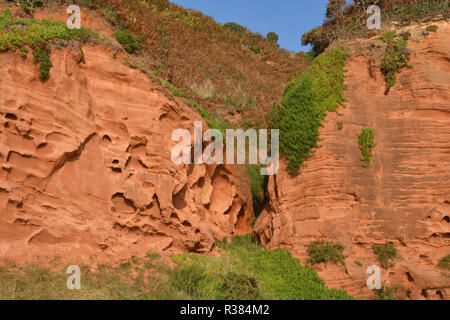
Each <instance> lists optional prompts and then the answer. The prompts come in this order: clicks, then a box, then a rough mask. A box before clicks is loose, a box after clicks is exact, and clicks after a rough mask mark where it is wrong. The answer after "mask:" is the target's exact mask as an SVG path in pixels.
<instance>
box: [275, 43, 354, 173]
mask: <svg viewBox="0 0 450 320" xmlns="http://www.w3.org/2000/svg"><path fill="white" fill-rule="evenodd" d="M346 58H347V53H346V52H345V51H344V49H343V48H342V47H338V48H335V49H332V50H329V51H327V52H325V53H323V54H322V55H320V56H319V57H317V58H316V59H315V60H314V61H313V62H312V64H311V65H310V66H309V67H308V69H307V70H306V71H305V72H303V73H302V74H301V75H300V77H298V78H297V79H295V80H293V81H292V82H290V83H289V84H288V85H287V86H286V88H285V91H284V93H283V97H282V101H281V107H280V108H279V110H277V111H276V112H275V113H274V114H273V115H272V116H271V119H272V125H271V126H272V128H277V129H279V130H280V149H281V152H282V153H283V154H284V155H285V156H286V158H287V159H288V162H289V169H290V171H291V172H292V173H298V169H299V168H300V166H301V165H302V164H303V162H304V161H305V160H306V159H307V158H308V157H310V156H311V155H312V153H313V148H315V147H317V141H318V140H319V127H320V126H321V125H322V121H323V119H324V118H325V116H326V112H327V111H336V110H337V108H338V106H339V105H342V104H343V102H344V97H343V92H344V88H345V85H344V65H345V61H346Z"/></svg>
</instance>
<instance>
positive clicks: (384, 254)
mask: <svg viewBox="0 0 450 320" xmlns="http://www.w3.org/2000/svg"><path fill="white" fill-rule="evenodd" d="M373 253H375V254H376V255H377V256H378V262H380V263H381V266H382V267H383V268H384V269H388V268H389V267H391V266H393V265H394V259H395V258H396V257H397V249H395V247H394V244H393V243H389V242H386V243H385V244H382V245H374V246H373Z"/></svg>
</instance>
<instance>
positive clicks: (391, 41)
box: [381, 30, 412, 94]
mask: <svg viewBox="0 0 450 320" xmlns="http://www.w3.org/2000/svg"><path fill="white" fill-rule="evenodd" d="M395 37H396V31H395V30H392V31H388V32H386V33H384V34H383V35H382V36H381V39H382V40H383V41H384V42H386V43H387V48H386V55H385V57H384V58H383V61H382V62H381V72H382V73H383V74H384V77H385V80H386V94H387V93H388V92H389V89H390V88H391V87H393V86H394V85H395V83H396V82H397V73H398V72H399V70H400V69H402V68H405V67H408V68H412V65H411V64H410V63H409V55H410V51H409V50H408V48H407V46H408V43H407V41H406V40H405V39H402V38H400V39H396V38H395Z"/></svg>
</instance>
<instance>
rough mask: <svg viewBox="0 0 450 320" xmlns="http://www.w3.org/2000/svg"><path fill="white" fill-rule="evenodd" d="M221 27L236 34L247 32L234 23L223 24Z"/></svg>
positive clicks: (244, 28)
mask: <svg viewBox="0 0 450 320" xmlns="http://www.w3.org/2000/svg"><path fill="white" fill-rule="evenodd" d="M223 27H224V28H225V29H230V30H231V31H234V32H236V33H243V32H245V31H247V28H246V27H244V26H242V25H240V24H239V23H236V22H227V23H224V25H223Z"/></svg>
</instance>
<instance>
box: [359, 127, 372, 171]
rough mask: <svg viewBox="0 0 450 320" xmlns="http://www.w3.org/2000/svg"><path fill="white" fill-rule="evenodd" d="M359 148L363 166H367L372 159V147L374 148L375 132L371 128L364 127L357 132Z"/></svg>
mask: <svg viewBox="0 0 450 320" xmlns="http://www.w3.org/2000/svg"><path fill="white" fill-rule="evenodd" d="M358 143H359V149H360V150H361V154H362V156H363V157H362V158H361V161H364V162H365V163H364V164H363V167H365V168H367V167H368V166H369V165H370V162H371V161H372V149H373V148H375V146H376V143H375V133H374V132H373V130H372V129H371V128H364V129H363V130H362V132H361V133H360V134H358Z"/></svg>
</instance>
